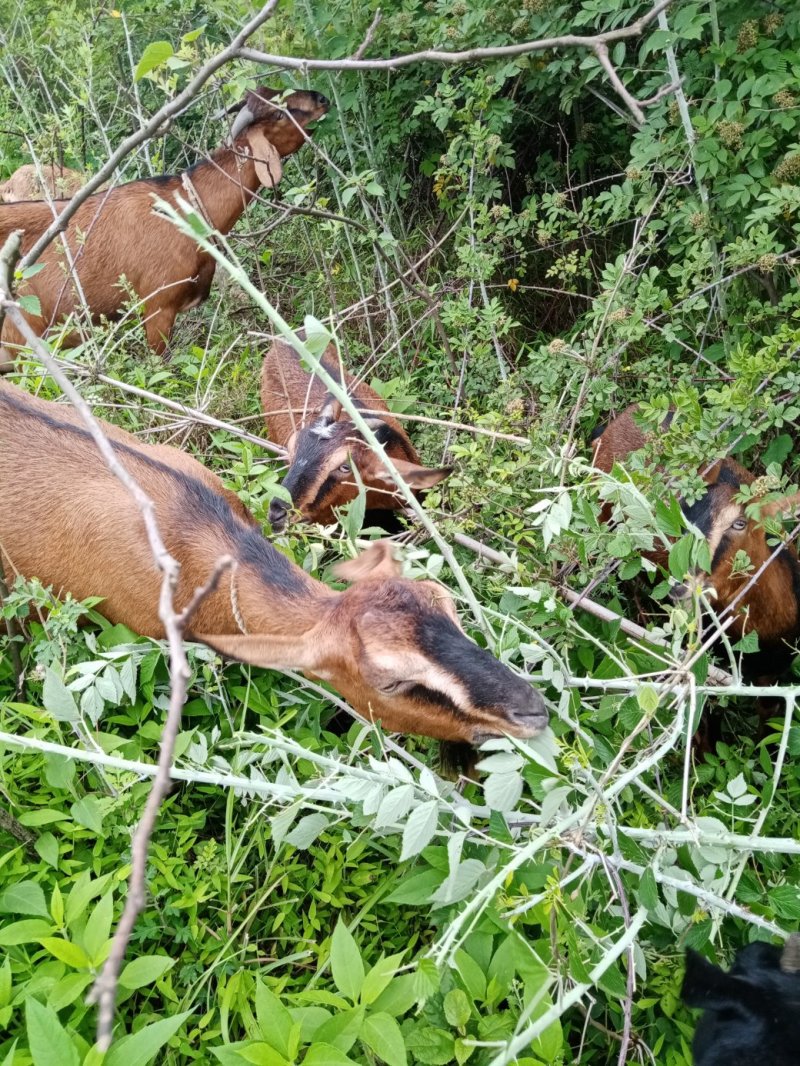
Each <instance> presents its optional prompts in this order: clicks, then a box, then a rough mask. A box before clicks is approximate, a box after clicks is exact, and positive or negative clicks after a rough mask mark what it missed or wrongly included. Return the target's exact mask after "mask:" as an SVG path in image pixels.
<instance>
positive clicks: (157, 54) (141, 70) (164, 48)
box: [133, 41, 175, 81]
mask: <svg viewBox="0 0 800 1066" xmlns="http://www.w3.org/2000/svg"><path fill="white" fill-rule="evenodd" d="M174 53H175V50H174V49H173V47H172V45H171V44H170V43H169V41H151V42H150V44H148V46H147V47H146V48H145V50H144V51H143V52H142V58H141V59H140V60H139V62H138V64H137V66H136V70H135V71H134V75H133V79H134V81H141V79H142V78H143V77H144V76H145V74H149V73H150V71H151V70H155V68H156V67H160V66H161V64H162V63H166V61H167V60H168V59H169V57H170V56H171V55H174Z"/></svg>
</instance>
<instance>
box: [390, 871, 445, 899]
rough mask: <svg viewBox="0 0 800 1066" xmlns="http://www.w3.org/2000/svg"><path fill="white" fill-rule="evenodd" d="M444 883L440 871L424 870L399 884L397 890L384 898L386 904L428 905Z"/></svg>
mask: <svg viewBox="0 0 800 1066" xmlns="http://www.w3.org/2000/svg"><path fill="white" fill-rule="evenodd" d="M442 881H444V874H443V873H442V872H441V870H424V871H423V872H422V873H421V874H414V876H413V877H409V878H406V879H404V880H403V881H401V882H400V884H399V885H398V886H397V888H396V889H395V890H394V891H393V892H390V893H389V895H388V896H386V897H385V899H384V902H386V903H406V904H411V905H414V904H416V905H419V904H422V903H430V900H431V896H432V895H433V893H434V892H435V891H436V889H437V888H438V887H439V885H440V884H441V883H442Z"/></svg>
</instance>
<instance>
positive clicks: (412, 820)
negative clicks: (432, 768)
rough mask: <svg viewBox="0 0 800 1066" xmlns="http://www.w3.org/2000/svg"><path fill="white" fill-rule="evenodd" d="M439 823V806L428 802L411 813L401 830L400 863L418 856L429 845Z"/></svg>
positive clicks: (433, 802)
mask: <svg viewBox="0 0 800 1066" xmlns="http://www.w3.org/2000/svg"><path fill="white" fill-rule="evenodd" d="M438 821H439V804H438V803H437V802H436V800H428V802H426V803H421V804H420V805H419V807H417V808H416V809H415V810H413V811H412V812H411V814H410V815H409V817H408V821H407V822H406V825H405V829H404V830H403V847H402V850H401V852H400V861H401V862H402V861H403V860H404V859H410V858H412V857H413V856H414V855H419V853H420V852H421V851H422V849H423V848H425V847H427V846H428V844H430V842H431V839H432V838H433V834H434V833H435V832H436V826H437V824H438Z"/></svg>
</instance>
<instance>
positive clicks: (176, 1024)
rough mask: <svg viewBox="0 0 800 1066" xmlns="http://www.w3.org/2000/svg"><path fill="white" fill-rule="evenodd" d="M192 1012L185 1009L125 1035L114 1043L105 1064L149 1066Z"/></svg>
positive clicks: (105, 1065) (108, 1065) (113, 1065)
mask: <svg viewBox="0 0 800 1066" xmlns="http://www.w3.org/2000/svg"><path fill="white" fill-rule="evenodd" d="M191 1014H192V1011H190V1010H187V1011H183V1013H182V1014H176V1015H175V1016H174V1017H173V1018H162V1019H161V1020H160V1021H157V1022H151V1023H150V1025H145V1027H144V1028H143V1029H140V1030H139V1031H138V1032H136V1033H131V1034H130V1035H129V1036H123V1038H122V1039H121V1040H119V1041H117V1042H116V1043H115V1044H113V1045H112V1047H111V1048H110V1050H109V1052H108V1055H107V1057H106V1059H105V1062H104V1063H103V1066H147V1063H149V1062H151V1061H152V1059H153V1058H154V1057H155V1056H156V1055H157V1054H158V1052H159V1051H160V1050H161V1048H162V1047H163V1046H164V1045H165V1044H166V1042H167V1041H168V1040H169V1039H170V1037H172V1036H174V1035H175V1033H177V1031H178V1030H179V1029H180V1027H181V1026H182V1025H183V1023H184V1022H185V1021H186V1019H187V1018H189V1017H190V1016H191Z"/></svg>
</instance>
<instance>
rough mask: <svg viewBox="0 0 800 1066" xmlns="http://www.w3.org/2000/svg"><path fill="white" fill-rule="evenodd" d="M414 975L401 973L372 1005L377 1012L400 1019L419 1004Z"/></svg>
mask: <svg viewBox="0 0 800 1066" xmlns="http://www.w3.org/2000/svg"><path fill="white" fill-rule="evenodd" d="M414 977H415V975H414V974H413V973H401V974H400V975H399V976H398V977H393V978H392V980H391V982H390V983H389V985H388V986H387V987H386V988H385V989H384V990H383V992H381V994H380V995H379V996H378V998H377V999H376V1000H375V1002H374V1003H373V1004H372V1006H373V1008H374V1009H375V1010H376V1011H379V1012H381V1013H386V1014H391V1015H392V1017H393V1018H399V1017H401V1016H402V1015H403V1014H406V1013H407V1012H408V1011H410V1010H411V1008H412V1007H413V1006H414V1004H415V1003H416V1002H417V989H416V985H415V982H414Z"/></svg>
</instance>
